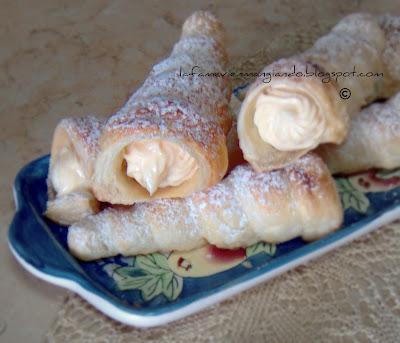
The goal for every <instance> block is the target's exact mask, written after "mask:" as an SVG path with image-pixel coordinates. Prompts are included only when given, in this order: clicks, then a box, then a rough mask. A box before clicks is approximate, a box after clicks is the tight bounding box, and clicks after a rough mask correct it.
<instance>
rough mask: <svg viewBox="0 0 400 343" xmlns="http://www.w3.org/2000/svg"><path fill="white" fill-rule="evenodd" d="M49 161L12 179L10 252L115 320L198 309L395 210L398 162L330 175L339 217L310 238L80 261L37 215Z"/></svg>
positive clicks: (144, 319) (398, 213)
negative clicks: (339, 223)
mask: <svg viewBox="0 0 400 343" xmlns="http://www.w3.org/2000/svg"><path fill="white" fill-rule="evenodd" d="M48 164H49V157H48V156H46V157H42V158H40V159H38V160H36V161H33V162H31V163H30V164H28V165H27V166H26V167H25V168H23V169H22V170H21V172H20V173H19V174H18V176H17V178H16V181H15V188H14V192H15V201H16V206H17V212H16V214H15V217H14V220H13V222H12V224H11V226H10V230H9V245H10V248H11V251H12V252H13V254H14V255H15V257H16V258H17V260H18V261H19V262H20V263H21V264H22V265H23V266H24V267H25V268H26V269H27V270H28V271H30V272H31V273H33V274H34V275H36V276H38V277H40V278H42V279H44V280H46V281H48V282H51V283H54V284H56V285H59V286H61V287H65V288H68V289H70V290H72V291H74V292H76V293H78V294H80V295H81V296H82V297H83V298H85V299H86V300H87V301H89V302H90V303H91V304H93V305H94V306H95V307H96V308H98V309H99V310H100V311H102V312H104V313H105V314H107V315H108V316H110V317H112V318H114V319H116V320H119V321H121V322H123V323H126V324H129V325H135V326H140V327H150V326H156V325H161V324H165V323H167V322H170V321H173V320H176V319H179V318H182V317H185V316H187V315H189V314H191V313H194V312H197V311H199V310H201V309H203V308H205V307H207V306H209V305H211V304H214V303H216V302H219V301H221V300H223V299H226V298H228V297H230V296H232V295H234V294H236V293H238V292H241V291H243V290H245V289H247V288H249V287H252V286H254V285H256V284H258V283H260V282H262V281H265V280H267V279H270V278H272V277H274V276H276V275H278V274H280V273H282V272H284V271H286V270H289V269H291V268H294V267H295V266H297V265H299V264H302V263H305V262H306V261H308V260H310V259H312V258H315V257H317V256H320V255H322V254H324V253H325V252H327V251H329V250H331V249H334V248H335V247H338V246H339V245H342V244H344V243H346V242H348V241H350V240H352V239H354V238H356V237H358V236H360V235H362V234H364V233H367V232H369V231H371V230H373V229H376V228H378V227H379V226H381V225H382V224H384V223H387V222H389V221H392V220H394V219H396V218H399V217H400V192H399V191H400V169H398V170H393V171H386V172H376V171H370V172H368V173H364V174H359V175H354V176H352V177H349V178H337V179H336V182H337V185H338V189H339V191H340V194H341V199H342V202H343V206H344V208H345V222H344V225H343V227H342V228H341V229H340V230H338V231H336V232H334V233H332V234H330V235H328V236H326V237H324V238H323V239H320V240H318V241H316V242H312V243H305V242H303V241H302V240H301V239H294V240H291V241H289V242H286V243H284V244H279V245H277V246H275V245H269V244H264V243H258V244H255V245H253V246H251V247H249V248H247V249H238V250H235V251H225V250H220V249H217V248H214V247H212V246H208V247H204V248H202V249H198V250H195V251H193V252H190V253H172V254H168V255H163V254H151V255H146V256H136V257H129V258H126V257H122V256H117V257H114V258H108V259H102V260H99V261H95V262H81V261H79V260H76V259H75V258H74V257H73V256H71V255H70V254H69V252H68V248H67V245H66V235H67V229H66V228H64V227H60V226H58V225H56V224H54V223H53V222H51V221H49V220H47V219H46V218H44V217H43V216H42V213H43V211H44V209H45V204H46V200H47V186H46V177H47V170H48Z"/></svg>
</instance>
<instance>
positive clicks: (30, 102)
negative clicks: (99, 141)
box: [0, 0, 400, 342]
mask: <svg viewBox="0 0 400 343" xmlns="http://www.w3.org/2000/svg"><path fill="white" fill-rule="evenodd" d="M0 8H1V10H0V47H1V48H0V128H1V130H0V147H1V150H0V154H1V161H2V170H1V175H2V177H1V179H0V190H1V192H0V244H1V247H0V259H1V261H2V263H1V265H0V273H1V278H0V332H1V331H3V333H1V334H0V342H40V341H41V340H43V337H44V334H45V332H46V331H47V329H48V327H49V325H50V323H51V322H52V320H53V318H54V317H55V314H56V311H57V309H58V308H59V306H60V305H61V304H62V301H63V295H64V294H65V291H63V290H61V289H58V288H56V287H53V286H51V285H47V284H45V283H44V282H42V281H40V280H37V279H35V278H33V277H31V276H29V275H28V274H27V273H26V272H24V271H23V270H22V269H21V268H20V267H19V266H18V265H17V263H16V262H15V261H14V260H13V258H12V257H11V255H10V252H9V250H8V248H7V241H6V234H7V230H8V225H9V223H10V221H11V219H12V216H13V213H14V206H13V200H12V192H11V188H12V182H13V179H14V176H15V174H16V173H17V171H18V170H19V169H20V168H21V167H22V166H23V165H24V164H26V163H27V162H29V161H30V160H32V159H34V158H36V157H38V156H40V155H43V154H46V153H47V152H48V151H49V147H50V142H51V136H52V131H53V129H54V127H55V125H56V124H57V122H58V121H59V119H60V118H62V117H65V116H70V115H74V116H79V115H84V114H88V113H95V114H99V115H107V114H111V113H112V112H113V111H115V110H116V109H117V108H118V107H119V106H121V104H122V103H123V101H124V100H125V99H126V98H127V96H128V94H129V93H130V92H131V91H132V90H134V89H135V87H137V86H138V85H139V84H140V82H141V81H142V80H143V79H144V77H145V75H146V73H147V72H148V71H149V68H150V67H151V65H153V64H154V63H155V62H156V61H157V60H159V59H160V58H162V56H164V55H165V54H166V53H167V52H168V51H169V50H170V48H171V46H172V44H173V43H174V42H175V41H176V39H177V38H178V36H179V32H180V25H181V23H182V22H183V20H184V18H185V17H187V16H188V15H189V14H190V13H191V12H192V11H193V10H195V9H209V10H212V11H214V12H215V13H216V14H217V15H219V17H220V18H221V19H222V21H223V22H224V23H225V25H226V28H227V31H228V38H229V53H230V55H231V57H232V58H233V59H235V58H238V57H242V56H247V55H253V54H254V53H255V52H256V51H258V50H259V49H261V48H262V47H264V46H266V45H268V44H281V45H282V54H289V53H291V52H292V51H291V47H290V46H285V45H284V44H283V43H281V42H280V41H279V37H282V36H283V35H284V34H287V33H291V32H296V31H297V30H299V28H301V30H309V31H312V30H313V25H316V23H320V22H321V20H322V21H325V22H326V23H327V27H328V26H330V25H333V24H334V23H335V22H336V21H337V20H338V19H340V17H342V16H343V15H344V14H346V13H350V12H356V11H370V12H374V13H383V12H391V13H396V14H400V4H399V2H398V0H393V1H391V0H381V1H375V0H374V1H373V0H346V1H344V0H341V1H304V0H303V1H296V2H292V1H285V0H269V1H262V0H259V1H242V0H227V1H216V2H211V1H194V0H190V1H176V0H175V1H154V0H153V1H131V0H121V1H105V0H97V1H94V0H92V1H85V2H83V1H77V0H68V1H50V0H48V1H45V0H37V1H34V2H33V1H28V0H24V1H12V0H0ZM3 325H6V327H5V330H2V326H3Z"/></svg>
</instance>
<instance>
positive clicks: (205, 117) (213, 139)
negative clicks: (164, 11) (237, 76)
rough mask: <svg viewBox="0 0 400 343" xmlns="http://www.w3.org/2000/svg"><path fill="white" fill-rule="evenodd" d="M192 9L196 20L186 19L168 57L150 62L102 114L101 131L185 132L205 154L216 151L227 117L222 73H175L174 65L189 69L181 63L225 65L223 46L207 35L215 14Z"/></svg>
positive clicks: (226, 86)
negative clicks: (129, 90) (133, 86)
mask: <svg viewBox="0 0 400 343" xmlns="http://www.w3.org/2000/svg"><path fill="white" fill-rule="evenodd" d="M196 13H197V12H196ZM196 15H197V16H200V17H201V20H200V19H199V20H197V19H196V17H191V18H189V19H188V21H187V22H186V24H184V27H185V28H186V34H185V35H183V36H182V38H181V40H180V41H179V42H178V43H177V44H176V45H175V46H174V49H173V51H172V53H171V55H170V57H168V58H167V59H166V60H164V61H162V62H160V63H159V64H158V65H156V66H154V67H153V69H152V72H151V73H150V75H149V77H148V78H147V80H146V81H145V82H144V83H143V85H142V87H141V88H139V89H138V90H137V91H136V92H135V93H134V94H133V95H132V96H131V97H130V99H129V100H128V102H127V103H126V104H125V105H124V106H123V107H122V109H121V110H120V111H118V113H116V114H115V115H114V116H112V117H111V118H110V119H109V120H108V122H107V123H106V126H105V130H104V131H105V132H107V133H110V132H116V131H118V132H121V131H123V132H125V133H126V134H135V133H138V134H141V135H142V136H146V138H152V137H155V136H162V137H174V138H175V139H179V138H185V139H189V140H190V141H192V142H193V143H195V144H197V145H198V146H201V147H202V149H204V151H205V152H206V153H208V154H210V156H211V157H215V156H217V152H218V151H219V149H220V146H221V144H225V133H226V132H227V129H228V128H229V127H228V125H229V123H230V117H229V114H228V111H227V109H228V103H229V99H230V89H229V83H228V81H227V78H226V77H196V76H189V77H188V76H186V77H185V76H182V75H179V73H180V68H186V70H185V72H186V73H187V72H190V71H191V70H187V68H189V67H190V68H191V67H193V66H195V65H197V66H199V67H201V68H205V69H206V70H207V71H222V70H223V69H224V67H225V58H224V56H225V54H226V53H225V50H224V49H223V48H222V46H221V45H220V44H219V42H218V41H217V40H216V39H214V36H213V35H214V34H215V32H214V28H216V27H219V26H218V25H217V26H215V25H216V24H215V23H214V21H215V18H213V17H209V16H208V14H204V13H203V12H201V13H198V14H195V15H194V16H196ZM207 18H208V19H207ZM207 20H210V21H212V23H209V25H210V26H209V27H208V28H206V29H205V30H203V28H201V27H197V26H196V25H198V24H199V23H200V22H201V23H203V25H208V24H207V23H208V22H207ZM190 23H191V24H190ZM193 25H194V26H193ZM196 27H197V31H196ZM210 30H211V31H210ZM209 31H210V35H206V33H207V32H209ZM189 33H190V34H189Z"/></svg>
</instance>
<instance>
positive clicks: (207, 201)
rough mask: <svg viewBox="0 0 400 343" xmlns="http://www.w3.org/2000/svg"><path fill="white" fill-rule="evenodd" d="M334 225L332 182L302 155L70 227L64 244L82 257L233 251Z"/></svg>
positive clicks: (315, 234)
mask: <svg viewBox="0 0 400 343" xmlns="http://www.w3.org/2000/svg"><path fill="white" fill-rule="evenodd" d="M342 220H343V210H342V207H341V203H340V199H339V196H338V193H337V190H336V186H335V182H334V180H333V178H332V177H331V175H330V173H329V170H328V168H327V167H326V165H325V164H324V163H323V161H322V160H321V159H320V158H319V157H317V156H316V155H314V154H312V153H310V154H307V155H306V156H303V157H302V158H300V159H299V160H297V161H296V162H294V163H293V164H290V165H288V166H287V167H285V168H283V169H279V170H275V171H271V172H264V173H257V172H255V171H254V170H253V168H252V167H251V166H249V165H248V164H244V165H239V166H237V167H236V168H235V169H234V170H233V171H232V172H231V173H230V174H229V175H228V176H227V177H226V178H225V179H224V180H222V181H221V182H220V183H218V184H217V185H215V186H214V187H212V188H210V189H208V190H206V191H201V192H196V193H194V194H192V195H191V196H190V197H187V198H184V199H177V198H175V199H158V200H154V201H152V202H146V203H141V204H136V205H135V206H132V207H128V208H127V207H124V208H108V209H106V210H104V211H102V212H100V213H99V214H97V215H93V216H89V217H87V218H85V219H83V220H82V221H80V222H79V223H76V224H74V225H73V226H71V227H70V228H69V231H68V246H69V249H70V251H71V252H72V254H74V255H75V256H76V257H78V258H80V259H82V260H95V259H98V258H102V257H108V256H114V255H117V254H123V255H137V254H146V253H152V252H156V251H172V250H191V249H194V248H197V247H200V246H202V245H204V244H206V243H207V242H209V243H211V244H214V245H216V246H218V247H220V248H228V249H233V248H238V247H246V246H249V245H251V244H254V243H256V242H258V241H266V242H270V243H279V242H284V241H287V240H290V239H292V238H294V237H302V238H303V239H305V240H314V239H317V238H319V237H321V236H323V235H326V234H328V233H329V232H332V231H333V230H335V229H337V228H338V227H339V226H340V225H341V223H342Z"/></svg>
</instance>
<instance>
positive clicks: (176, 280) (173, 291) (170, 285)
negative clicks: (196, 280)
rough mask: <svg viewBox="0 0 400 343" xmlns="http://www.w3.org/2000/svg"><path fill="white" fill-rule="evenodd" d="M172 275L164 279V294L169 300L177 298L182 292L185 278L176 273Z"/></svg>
mask: <svg viewBox="0 0 400 343" xmlns="http://www.w3.org/2000/svg"><path fill="white" fill-rule="evenodd" d="M170 274H173V276H172V277H170V276H168V277H167V278H166V279H165V280H164V295H165V296H166V298H167V299H168V300H169V301H172V300H175V299H176V298H177V297H178V296H179V294H181V292H182V287H183V279H182V278H181V277H180V276H177V275H175V274H174V273H170Z"/></svg>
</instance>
